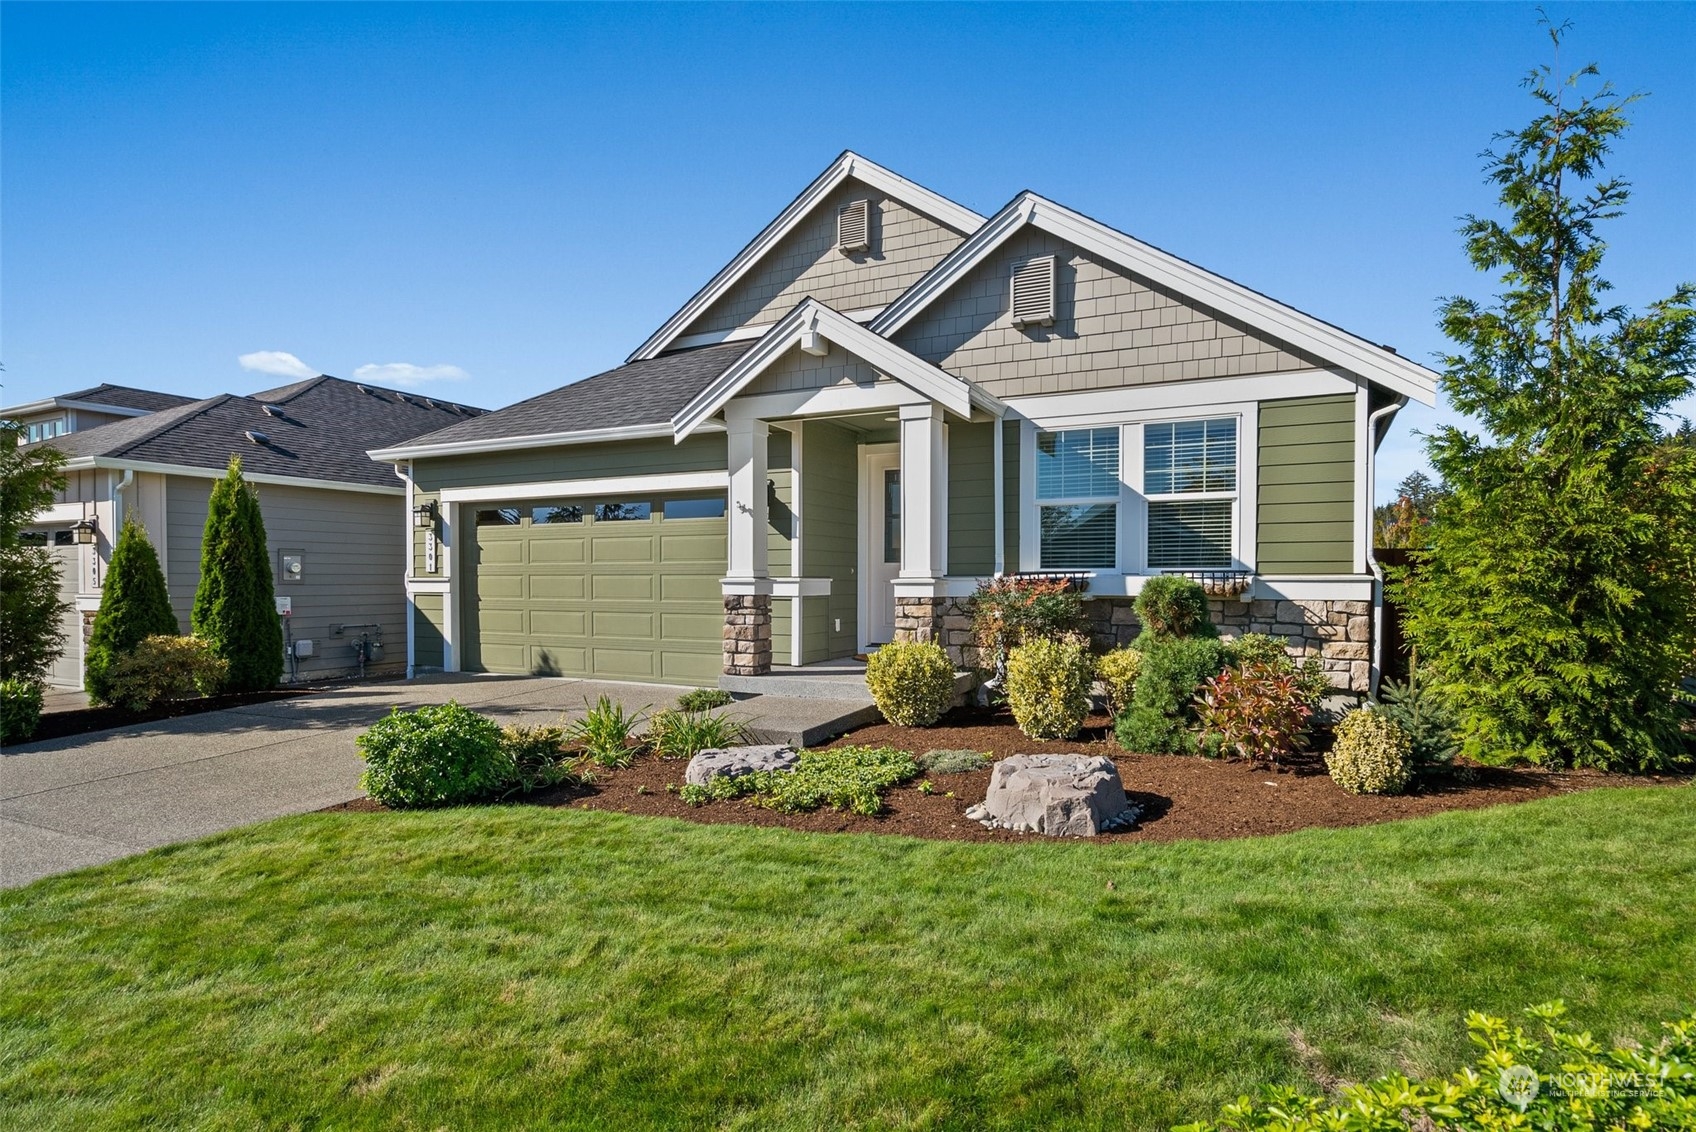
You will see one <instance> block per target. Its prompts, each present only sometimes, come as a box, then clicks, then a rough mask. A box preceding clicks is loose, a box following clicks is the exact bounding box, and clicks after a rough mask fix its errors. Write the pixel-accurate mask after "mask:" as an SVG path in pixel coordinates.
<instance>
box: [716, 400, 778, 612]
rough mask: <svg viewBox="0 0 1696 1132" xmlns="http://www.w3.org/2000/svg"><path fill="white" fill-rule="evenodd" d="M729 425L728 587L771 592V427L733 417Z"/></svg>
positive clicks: (759, 421)
mask: <svg viewBox="0 0 1696 1132" xmlns="http://www.w3.org/2000/svg"><path fill="white" fill-rule="evenodd" d="M726 423H727V424H728V425H729V438H728V439H729V449H730V453H729V464H730V500H729V502H730V506H729V514H730V572H729V574H728V575H727V576H726V578H725V579H724V580H725V583H726V586H727V590H726V592H731V591H730V590H729V589H728V587H729V586H752V587H755V588H752V589H745V590H740V591H737V592H742V593H755V592H768V593H769V592H770V591H769V589H767V590H764V591H761V590H759V589H758V588H757V587H758V586H759V584H761V583H764V584H765V585H767V586H769V584H770V582H769V578H770V576H771V571H770V567H769V564H768V555H767V553H766V524H767V517H766V474H767V473H766V445H767V443H768V440H769V438H770V436H771V426H770V425H768V424H767V423H766V422H765V421H761V420H753V419H751V418H745V417H744V418H738V417H732V418H730V419H729V420H728V421H727V422H726Z"/></svg>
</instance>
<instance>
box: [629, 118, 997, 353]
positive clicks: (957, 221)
mask: <svg viewBox="0 0 1696 1132" xmlns="http://www.w3.org/2000/svg"><path fill="white" fill-rule="evenodd" d="M849 178H854V179H856V180H859V181H864V182H865V183H866V184H868V185H870V186H872V187H873V188H876V189H880V190H882V191H883V192H885V193H888V194H889V195H890V196H892V197H895V198H896V199H898V200H900V201H901V202H902V203H903V204H906V205H909V206H911V207H913V208H915V209H917V210H918V211H920V212H923V213H925V214H926V215H927V216H930V217H931V218H933V219H935V220H937V221H940V222H941V223H943V224H946V225H947V226H948V227H950V228H952V229H954V230H955V231H956V232H959V233H961V234H962V235H964V234H966V233H969V232H973V231H975V230H977V229H978V228H980V227H982V225H983V223H984V218H983V217H981V216H979V215H978V214H977V213H975V212H973V211H972V210H971V209H969V208H967V207H965V206H964V205H961V204H957V203H955V202H954V201H951V200H949V199H948V198H947V197H945V196H942V195H941V194H940V193H936V192H932V191H931V190H930V189H927V188H925V187H924V186H923V185H920V184H916V183H915V182H913V181H909V180H907V178H905V177H903V176H901V175H900V174H899V173H895V172H893V171H891V170H889V169H885V168H884V167H883V166H881V165H879V164H878V163H877V162H875V161H868V160H867V159H866V158H864V157H861V156H860V155H859V154H857V153H854V152H853V151H852V150H849V151H846V152H844V153H843V154H842V155H841V156H840V157H838V158H837V159H836V160H835V161H833V162H831V164H830V168H828V169H826V170H825V171H824V172H823V173H821V174H819V175H818V177H816V178H814V180H813V182H812V184H810V185H808V186H807V187H806V188H805V189H803V190H801V195H800V196H798V197H796V198H795V199H794V200H793V201H791V202H790V203H789V206H788V207H787V208H785V209H784V210H783V211H782V212H780V213H779V214H778V216H777V219H775V220H773V221H772V222H771V223H770V224H768V225H766V226H765V228H764V229H762V230H761V232H760V234H759V235H757V236H755V237H754V239H753V240H752V241H750V242H749V244H748V245H747V246H746V247H744V248H743V249H742V250H741V251H740V252H738V253H737V254H736V258H734V259H732V260H731V261H730V262H729V263H728V264H726V265H725V266H724V268H723V269H721V270H720V271H719V273H718V274H717V275H715V276H713V277H712V279H710V280H709V281H708V282H707V285H706V286H705V287H702V288H701V289H700V290H699V291H697V292H695V294H694V295H693V296H692V297H691V298H690V300H689V301H688V302H687V303H685V304H684V305H683V307H682V308H681V309H680V310H678V312H677V313H676V314H674V315H672V316H671V317H670V318H669V319H667V320H666V321H665V325H663V326H661V327H660V328H659V329H658V330H656V331H654V333H653V335H652V336H651V337H649V339H648V340H647V341H646V342H643V343H642V345H641V346H640V347H638V348H637V350H636V352H635V353H633V354H631V355H630V357H629V358H628V359H626V360H627V361H632V362H639V361H645V360H646V359H648V358H652V357H655V356H656V355H658V354H659V353H661V352H662V351H664V350H665V349H666V347H668V346H670V345H671V344H672V343H673V342H674V341H675V340H676V339H677V338H678V337H679V336H680V335H681V334H682V333H683V331H684V330H686V329H688V327H689V325H690V324H691V323H693V322H694V321H695V320H696V319H697V318H699V317H700V316H701V315H702V314H703V313H705V311H706V310H707V308H708V307H710V306H712V305H713V303H715V302H717V301H718V300H719V299H720V298H721V297H722V296H723V295H724V293H725V292H726V291H728V290H729V289H730V288H731V287H733V286H735V284H736V282H737V281H738V280H739V279H741V278H742V277H743V276H744V275H746V274H747V273H748V271H749V269H750V268H752V267H753V266H754V265H755V264H756V263H758V262H759V261H760V259H761V258H763V257H764V256H765V254H766V253H767V252H769V251H771V249H772V248H773V247H774V246H776V244H777V243H778V241H780V240H782V239H783V238H784V237H785V236H787V235H788V234H789V233H790V232H792V231H794V230H795V228H796V226H797V225H799V224H800V223H801V221H802V219H803V218H805V217H806V216H807V214H808V213H810V212H812V210H813V209H814V208H815V207H816V206H817V205H818V203H819V202H820V201H821V200H823V199H824V198H825V197H826V196H828V195H829V194H830V193H831V192H833V191H834V190H835V189H836V188H837V186H839V185H841V184H842V183H843V182H844V181H846V180H848V179H849Z"/></svg>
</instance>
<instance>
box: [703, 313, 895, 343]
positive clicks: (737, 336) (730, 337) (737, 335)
mask: <svg viewBox="0 0 1696 1132" xmlns="http://www.w3.org/2000/svg"><path fill="white" fill-rule="evenodd" d="M842 313H843V314H844V315H845V316H847V317H848V318H851V319H853V320H854V321H855V322H857V323H860V324H861V325H862V326H863V325H865V324H866V323H868V322H870V321H871V320H872V319H874V318H876V317H877V316H878V315H880V314H882V313H883V308H882V307H861V308H860V309H859V310H857V311H843V312H842ZM776 325H777V323H775V322H765V323H761V324H760V325H758V326H737V327H734V328H732V329H730V330H715V331H713V332H711V333H710V334H690V335H688V336H686V337H683V338H679V339H678V340H677V341H675V342H673V343H671V345H670V347H669V349H673V350H688V349H693V348H694V347H696V346H716V345H718V344H719V343H721V342H745V341H747V340H748V339H751V338H758V337H760V336H761V335H763V334H764V333H765V332H766V331H768V330H770V329H771V328H772V327H774V326H776Z"/></svg>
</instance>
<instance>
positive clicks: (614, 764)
mask: <svg viewBox="0 0 1696 1132" xmlns="http://www.w3.org/2000/svg"><path fill="white" fill-rule="evenodd" d="M583 708H584V712H583V718H582V719H579V720H578V721H577V722H575V723H573V724H571V725H570V726H569V727H567V728H566V729H565V738H566V741H567V742H568V743H573V744H576V745H577V746H579V747H582V748H583V753H584V754H586V755H588V756H589V757H590V758H591V759H593V760H595V762H597V763H599V764H600V765H602V766H604V767H608V768H613V769H616V768H619V767H627V766H629V765H630V764H631V763H633V762H635V761H636V750H637V747H638V746H639V744H636V743H634V742H633V740H634V739H635V738H636V732H637V729H638V728H640V727H641V726H642V719H643V715H642V713H643V712H644V711H646V710H647V709H646V708H637V709H636V710H635V711H625V710H624V705H623V704H621V703H617V702H615V701H614V700H613V698H612V697H611V696H600V697H598V698H597V699H596V700H595V702H594V704H593V705H591V704H590V703H589V701H588V700H587V699H585V700H584V701H583Z"/></svg>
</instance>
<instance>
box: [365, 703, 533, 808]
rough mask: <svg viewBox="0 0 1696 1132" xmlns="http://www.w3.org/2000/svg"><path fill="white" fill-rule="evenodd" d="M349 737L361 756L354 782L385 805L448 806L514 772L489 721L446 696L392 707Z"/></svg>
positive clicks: (494, 787)
mask: <svg viewBox="0 0 1696 1132" xmlns="http://www.w3.org/2000/svg"><path fill="white" fill-rule="evenodd" d="M354 742H355V743H356V744H357V745H358V747H359V753H360V754H361V755H362V756H363V757H364V759H365V773H364V774H363V775H361V776H360V779H359V785H360V786H361V787H362V788H363V789H364V790H365V792H366V793H367V794H369V795H371V797H373V798H375V799H377V801H379V802H381V803H383V804H384V805H385V806H393V807H395V808H396V809H414V808H422V807H427V806H451V805H454V804H455V803H458V802H469V801H472V800H474V799H477V798H484V797H488V796H489V795H491V794H493V793H495V792H497V791H499V790H500V789H502V788H503V787H505V786H506V785H508V784H509V783H510V782H511V781H512V780H513V776H514V767H513V756H512V753H511V751H509V750H508V749H507V748H506V747H505V746H504V745H503V743H502V741H501V729H500V727H499V725H497V724H496V723H495V721H494V720H492V719H488V718H486V717H484V716H481V715H478V714H477V713H476V712H474V711H472V710H471V709H470V708H467V707H463V706H461V705H460V704H458V703H455V702H453V701H452V700H450V701H448V702H447V703H445V704H437V705H432V706H430V707H421V708H418V709H416V710H414V711H401V710H400V709H399V708H396V709H394V711H392V712H390V713H389V715H388V716H387V717H385V718H383V719H380V720H378V721H377V722H376V723H374V724H372V726H371V728H370V730H368V731H366V732H365V734H363V735H361V736H360V737H359V738H358V739H356V740H354Z"/></svg>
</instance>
